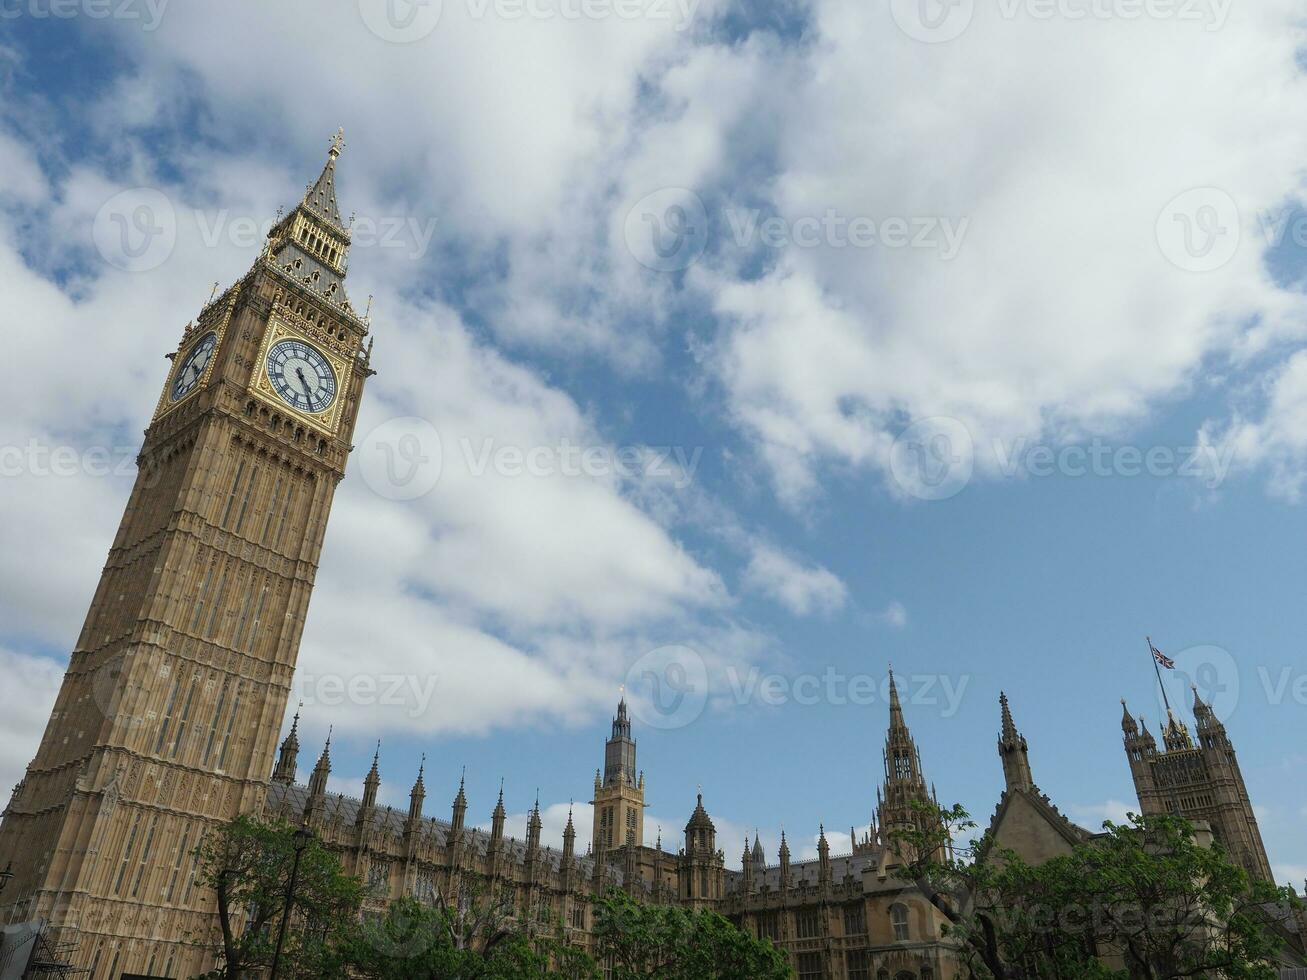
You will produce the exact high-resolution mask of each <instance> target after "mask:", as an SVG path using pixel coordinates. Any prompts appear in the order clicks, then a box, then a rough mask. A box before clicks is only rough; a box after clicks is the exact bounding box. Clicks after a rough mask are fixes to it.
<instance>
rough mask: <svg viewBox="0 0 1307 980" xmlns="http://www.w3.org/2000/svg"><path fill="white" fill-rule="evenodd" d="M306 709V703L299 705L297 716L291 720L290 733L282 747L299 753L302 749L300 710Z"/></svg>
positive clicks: (296, 711) (287, 734)
mask: <svg viewBox="0 0 1307 980" xmlns="http://www.w3.org/2000/svg"><path fill="white" fill-rule="evenodd" d="M303 707H304V702H303V701H301V702H300V703H299V708H296V709H295V716H294V717H293V718H291V720H290V731H289V732H287V733H286V738H285V739H284V740H283V741H282V743H281V744H282V747H283V748H288V749H291V750H292V751H295V752H298V751H299V748H300V737H299V731H300V709H301V708H303Z"/></svg>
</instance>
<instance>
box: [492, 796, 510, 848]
mask: <svg viewBox="0 0 1307 980" xmlns="http://www.w3.org/2000/svg"><path fill="white" fill-rule="evenodd" d="M506 816H507V814H506V813H505V812H504V783H503V780H500V783H499V802H498V803H496V804H495V812H494V813H492V814H491V815H490V846H491V848H493V849H495V850H498V849H499V845H500V844H502V843H503V841H504V818H505V817H506Z"/></svg>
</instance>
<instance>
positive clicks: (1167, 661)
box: [1148, 640, 1175, 670]
mask: <svg viewBox="0 0 1307 980" xmlns="http://www.w3.org/2000/svg"><path fill="white" fill-rule="evenodd" d="M1148 649H1150V650H1152V651H1153V659H1154V660H1156V661H1157V662H1158V663H1159V664H1161V665H1162V666H1163V667H1165V668H1166V669H1167V670H1175V661H1174V660H1172V659H1171V658H1170V657H1168V656H1167V655H1166V654H1164V653H1163V652H1162V651H1161V650H1159V649H1157V647H1155V646H1153V641H1152V640H1149V641H1148Z"/></svg>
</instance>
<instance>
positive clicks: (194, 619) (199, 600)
mask: <svg viewBox="0 0 1307 980" xmlns="http://www.w3.org/2000/svg"><path fill="white" fill-rule="evenodd" d="M216 564H217V561H216V560H214V561H211V562H210V563H209V569H208V571H207V572H205V573H204V581H203V582H202V583H200V590H199V591H198V592H196V593H195V610H194V612H192V613H191V632H192V633H194V632H195V630H196V627H198V626H199V625H200V617H201V616H203V615H204V600H205V597H206V596H207V595H208V594H209V586H210V585H211V584H212V583H213V567H214V566H215V565H216Z"/></svg>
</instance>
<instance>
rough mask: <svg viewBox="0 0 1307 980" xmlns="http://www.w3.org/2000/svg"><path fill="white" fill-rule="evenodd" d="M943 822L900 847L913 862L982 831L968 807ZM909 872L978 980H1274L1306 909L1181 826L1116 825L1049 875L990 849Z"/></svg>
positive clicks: (1135, 820) (945, 815)
mask: <svg viewBox="0 0 1307 980" xmlns="http://www.w3.org/2000/svg"><path fill="white" fill-rule="evenodd" d="M932 815H934V814H932ZM938 816H939V818H940V825H939V827H938V829H935V830H929V831H905V832H904V833H902V834H899V835H896V836H897V837H898V838H899V840H900V843H901V844H902V845H903V846H904V847H905V849H906V850H908V851H909V853H910V854H923V853H928V852H929V851H930V850H931V848H932V847H933V846H934V845H936V844H938V843H939V838H940V835H941V834H942V835H948V834H952V833H956V832H958V831H959V830H966V829H968V828H971V827H974V824H972V823H971V821H970V819H969V818H968V816H967V814H966V811H964V810H963V809H962V808H961V807H957V806H955V807H953V808H951V809H943V810H939V811H938ZM906 871H907V875H908V876H909V877H911V878H914V879H915V880H916V881H917V883H918V885H919V886H920V887H921V888H922V890H923V892H924V893H925V894H926V895H927V896H928V897H929V898H930V900H931V901H932V903H933V904H934V905H935V906H936V907H937V908H939V909H940V910H941V911H943V912H944V914H945V915H946V916H947V917H948V919H949V921H950V923H951V925H950V930H949V931H950V934H951V935H952V936H953V937H954V938H955V939H958V940H960V941H961V942H962V946H963V950H964V955H965V957H966V959H967V960H968V965H969V967H970V972H971V976H973V977H976V978H983V980H991V978H994V980H1006V978H1016V977H1020V978H1043V977H1048V978H1055V977H1084V978H1112V980H1127V978H1144V980H1170V978H1181V977H1207V978H1223V980H1263V978H1265V980H1273V978H1274V977H1276V976H1277V971H1276V968H1275V957H1276V953H1277V951H1278V950H1279V948H1280V941H1279V939H1278V938H1277V936H1276V934H1275V929H1274V925H1273V923H1272V917H1273V915H1274V914H1275V912H1276V911H1277V910H1281V909H1284V908H1286V907H1295V906H1296V905H1297V904H1298V899H1297V898H1296V897H1295V896H1294V894H1293V892H1292V891H1291V890H1290V889H1287V888H1277V887H1275V886H1274V885H1270V884H1266V883H1264V882H1260V881H1255V880H1252V879H1250V877H1249V876H1248V874H1247V873H1246V872H1245V871H1244V870H1243V869H1241V868H1238V867H1235V866H1234V865H1232V864H1231V863H1230V862H1229V860H1228V858H1227V856H1226V854H1225V853H1224V851H1223V850H1222V849H1221V848H1220V847H1219V846H1215V847H1206V846H1203V845H1202V844H1200V843H1199V842H1198V841H1197V840H1195V838H1194V833H1193V829H1192V827H1191V826H1190V824H1189V823H1188V821H1185V820H1181V819H1177V818H1173V817H1139V816H1136V815H1134V814H1131V815H1130V818H1129V823H1127V824H1124V825H1116V824H1112V823H1106V824H1104V833H1102V834H1101V835H1098V836H1096V837H1094V838H1093V839H1091V840H1088V841H1085V842H1083V843H1081V844H1078V845H1077V846H1075V847H1074V848H1073V849H1072V851H1071V853H1070V854H1068V855H1065V856H1062V857H1056V858H1053V859H1051V860H1049V861H1046V862H1044V863H1043V864H1040V865H1038V866H1031V865H1029V864H1027V863H1026V862H1025V861H1023V860H1022V859H1021V858H1020V857H1019V856H1018V855H1017V854H1015V853H1014V852H1012V851H1010V850H1005V849H1000V848H998V847H996V846H995V845H994V842H993V841H991V840H988V839H985V838H982V839H981V841H979V842H978V843H976V844H974V845H973V847H972V849H971V850H970V852H964V853H963V854H962V856H961V857H959V858H956V859H952V860H949V861H947V862H943V863H938V862H931V861H928V860H918V861H914V862H911V863H910V864H909V866H908V868H907V869H906Z"/></svg>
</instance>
